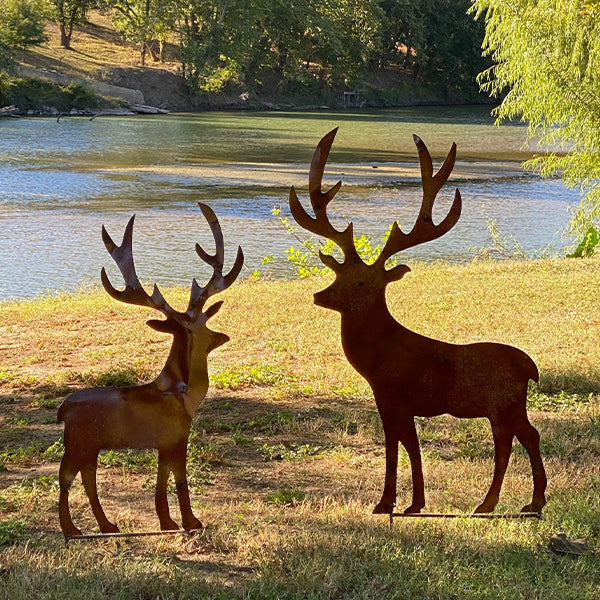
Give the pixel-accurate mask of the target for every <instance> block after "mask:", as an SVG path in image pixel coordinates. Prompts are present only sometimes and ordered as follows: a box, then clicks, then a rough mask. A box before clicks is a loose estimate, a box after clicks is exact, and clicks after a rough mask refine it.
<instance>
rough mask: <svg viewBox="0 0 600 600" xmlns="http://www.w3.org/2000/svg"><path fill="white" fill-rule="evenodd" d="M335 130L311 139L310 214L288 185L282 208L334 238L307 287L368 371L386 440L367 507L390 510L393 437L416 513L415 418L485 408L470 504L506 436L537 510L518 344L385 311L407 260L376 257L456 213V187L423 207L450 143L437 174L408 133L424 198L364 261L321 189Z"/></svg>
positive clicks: (535, 443)
mask: <svg viewBox="0 0 600 600" xmlns="http://www.w3.org/2000/svg"><path fill="white" fill-rule="evenodd" d="M336 131H337V130H334V131H332V132H330V133H329V134H327V135H326V136H325V137H324V138H323V139H322V140H321V142H320V143H319V145H318V146H317V149H316V151H315V154H314V157H313V161H312V164H311V170H310V176H309V189H310V198H311V203H312V206H313V209H314V211H315V218H313V217H310V216H309V215H308V213H307V212H306V211H305V210H304V208H302V206H301V204H300V202H299V200H298V197H297V196H296V193H295V191H294V189H293V188H292V191H291V193H290V208H291V210H292V215H293V216H294V218H295V219H296V221H297V222H298V223H299V224H300V225H301V226H302V227H304V228H305V229H307V230H309V231H311V232H313V233H316V234H319V235H322V236H324V237H327V238H328V239H330V240H332V241H334V242H335V243H336V244H338V245H339V246H340V248H341V249H342V251H343V253H344V257H345V258H344V262H343V263H339V262H338V261H337V260H335V259H334V258H333V257H332V256H330V255H325V254H321V255H320V257H321V260H322V261H323V262H324V263H325V264H326V265H327V266H328V267H330V268H331V269H332V270H333V271H334V273H335V275H336V278H335V280H334V282H333V283H332V284H331V285H330V286H329V287H328V288H326V289H324V290H322V291H320V292H317V293H316V294H315V296H314V299H315V304H317V305H318V306H322V307H325V308H329V309H332V310H335V311H337V312H339V313H340V314H341V338H342V347H343V349H344V353H345V354H346V357H347V359H348V361H349V362H350V364H351V365H352V366H353V367H354V368H355V369H356V370H357V371H358V372H359V373H360V374H361V375H362V376H363V377H364V378H365V379H366V380H367V382H368V383H369V385H370V387H371V389H372V390H373V395H374V398H375V403H376V405H377V409H378V411H379V414H380V416H381V420H382V424H383V429H384V434H385V446H386V473H385V483H384V490H383V494H382V497H381V500H380V502H379V503H378V504H377V506H376V507H375V509H374V512H376V513H391V512H393V509H394V506H395V502H396V477H397V466H398V444H399V443H402V444H403V446H404V447H405V448H406V451H407V453H408V456H409V459H410V464H411V471H412V480H413V496H412V503H411V505H410V506H409V507H408V508H406V510H405V512H408V513H412V512H419V511H420V510H421V509H422V508H423V507H424V506H425V491H424V482H423V471H422V465H421V456H420V449H419V440H418V437H417V431H416V428H415V422H414V417H416V416H422V417H430V416H435V415H441V414H445V413H448V414H450V415H453V416H455V417H459V418H472V417H486V418H487V419H488V420H489V421H490V424H491V427H492V432H493V436H494V445H495V468H494V477H493V479H492V483H491V486H490V489H489V491H488V493H487V495H486V497H485V499H484V501H483V502H482V503H481V504H480V505H479V506H478V507H477V509H476V512H489V511H492V510H493V509H494V507H495V506H496V504H497V502H498V498H499V495H500V488H501V486H502V482H503V479H504V474H505V472H506V467H507V465H508V460H509V458H510V453H511V449H512V441H513V437H514V436H516V437H517V439H519V441H520V442H521V443H522V444H523V446H524V447H525V449H526V450H527V452H528V454H529V457H530V461H531V466H532V472H533V482H534V490H533V499H532V502H531V503H530V504H528V505H526V506H525V507H523V510H524V511H536V512H537V511H540V510H541V509H542V507H543V506H544V505H545V503H546V499H545V495H544V492H545V489H546V475H545V471H544V466H543V463H542V459H541V455H540V450H539V434H538V432H537V431H536V429H535V428H534V427H533V426H532V425H531V424H530V423H529V420H528V417H527V410H526V400H527V385H528V381H529V379H533V380H534V381H537V380H538V370H537V367H536V365H535V363H534V362H533V360H532V359H531V358H530V357H529V356H528V355H527V354H526V353H525V352H523V351H522V350H519V349H518V348H514V347H512V346H507V345H503V344H498V343H490V342H481V343H474V344H464V345H458V344H450V343H447V342H443V341H439V340H435V339H431V338H428V337H425V336H423V335H420V334H418V333H415V332H413V331H411V330H409V329H407V328H406V327H404V326H403V325H401V324H400V323H399V322H398V321H397V320H396V319H394V317H393V316H392V315H391V314H390V312H389V310H388V307H387V304H386V299H385V289H386V286H387V285H388V284H389V283H390V282H392V281H398V280H399V279H401V278H402V277H403V276H404V275H405V274H406V273H408V272H409V271H410V268H409V267H407V266H406V265H402V264H400V265H397V266H394V267H392V268H390V269H388V268H386V266H385V262H386V260H387V259H388V258H390V257H391V256H393V255H394V254H395V253H396V252H398V251H400V250H403V249H406V248H408V247H411V246H414V245H416V244H420V243H423V242H426V241H429V240H432V239H435V238H437V237H439V236H440V235H443V234H444V233H445V232H447V231H449V230H450V229H451V228H452V227H453V226H454V224H455V223H456V221H457V220H458V217H459V216H460V210H461V198H460V194H459V192H458V190H456V194H455V199H454V203H453V205H452V207H451V209H450V211H449V213H448V215H447V216H446V217H445V218H444V219H443V221H442V222H441V223H440V224H439V225H434V224H433V221H432V218H431V211H432V207H433V202H434V200H435V197H436V194H437V192H438V191H439V189H440V188H441V186H442V185H443V183H444V182H445V181H446V179H447V178H448V176H449V174H450V172H451V170H452V168H453V166H454V160H455V154H456V146H455V145H453V147H452V150H451V151H450V154H449V155H448V157H447V158H446V161H445V162H444V164H443V165H442V167H441V168H440V170H439V172H438V173H437V174H436V175H433V166H432V163H431V157H430V155H429V152H428V151H427V148H426V147H425V145H424V144H423V142H422V141H421V140H420V139H419V138H417V137H416V136H415V142H416V144H417V148H418V150H419V159H420V163H421V175H422V180H423V202H422V205H421V210H420V212H419V216H418V217H417V221H416V223H415V225H414V227H413V229H412V231H410V232H409V233H408V234H406V233H404V232H402V231H401V230H400V228H399V227H398V225H397V223H394V225H393V227H392V230H391V233H390V236H389V238H388V241H387V242H386V245H385V247H384V248H383V250H382V251H381V254H380V256H379V257H378V258H377V259H376V260H375V262H374V263H373V264H366V263H365V262H363V260H362V259H361V258H360V256H359V255H358V252H357V251H356V248H355V246H354V238H353V228H352V223H350V224H349V225H348V227H347V228H346V229H345V230H344V231H338V230H336V229H335V228H334V227H333V226H332V225H331V223H330V222H329V220H328V217H327V214H326V208H327V205H328V203H329V202H330V201H331V199H332V198H333V197H334V196H335V194H336V193H337V191H338V190H339V187H340V185H341V183H340V182H338V184H336V185H335V186H334V187H333V188H331V189H330V190H329V191H328V192H322V191H321V179H322V175H323V171H324V167H325V163H326V161H327V156H328V154H329V150H330V148H331V144H332V142H333V138H334V137H335V133H336Z"/></svg>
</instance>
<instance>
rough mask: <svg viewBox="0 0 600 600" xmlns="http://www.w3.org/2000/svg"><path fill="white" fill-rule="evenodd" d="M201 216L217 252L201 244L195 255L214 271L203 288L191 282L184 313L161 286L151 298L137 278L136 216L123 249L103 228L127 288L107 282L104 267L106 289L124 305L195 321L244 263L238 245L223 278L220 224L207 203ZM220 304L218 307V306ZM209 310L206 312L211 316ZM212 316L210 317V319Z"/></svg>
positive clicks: (223, 249) (211, 312)
mask: <svg viewBox="0 0 600 600" xmlns="http://www.w3.org/2000/svg"><path fill="white" fill-rule="evenodd" d="M198 206H199V207H200V210H202V214H203V215H204V217H205V218H206V220H207V221H208V224H209V226H210V228H211V231H212V233H213V237H214V240H215V246H216V251H215V254H214V255H211V254H208V253H207V252H205V251H204V250H203V249H202V248H201V247H200V245H199V244H196V252H197V253H198V256H200V258H201V259H202V260H203V261H204V262H206V263H207V264H209V265H210V266H211V267H212V268H213V274H212V276H211V278H210V279H209V281H208V283H207V284H206V285H205V286H204V287H200V286H199V285H198V282H197V281H196V279H193V280H192V287H191V291H190V301H189V304H188V308H187V311H186V312H185V313H181V312H179V311H176V310H175V309H174V308H172V307H171V306H170V305H169V304H168V303H167V301H166V300H165V298H164V296H163V295H162V293H161V291H160V290H159V289H158V286H157V285H156V284H155V285H154V290H153V292H152V295H151V296H150V295H149V294H148V293H147V292H146V290H144V288H143V286H142V284H141V283H140V280H139V279H138V276H137V273H136V270H135V264H134V262H133V250H132V239H133V223H134V220H135V215H133V216H132V217H131V219H129V222H128V223H127V226H126V227H125V233H124V234H123V241H122V242H121V245H120V246H117V245H116V244H115V243H114V242H113V240H112V238H111V237H110V235H109V234H108V232H107V231H106V229H105V228H104V226H102V240H103V241H104V245H105V246H106V249H107V250H108V252H109V254H110V255H111V256H112V258H113V260H114V261H115V263H116V265H117V266H118V267H119V270H120V271H121V274H122V275H123V280H124V281H125V289H124V290H121V291H120V290H117V289H116V288H115V287H114V286H113V285H112V284H111V282H110V280H109V279H108V275H107V274H106V271H105V269H104V267H102V271H101V273H100V277H101V279H102V285H103V286H104V289H105V290H106V291H107V292H108V293H109V294H110V295H111V296H112V297H113V298H115V299H116V300H120V301H121V302H125V303H126V304H136V305H139V306H148V307H150V308H155V309H157V310H159V311H160V312H162V313H163V314H164V315H165V316H167V317H171V318H173V319H175V320H177V321H178V322H181V321H189V320H192V321H193V320H194V319H195V318H196V317H197V316H198V314H199V313H200V312H201V311H202V308H203V306H204V304H205V302H206V301H207V300H208V298H209V297H210V296H212V295H213V294H216V293H218V292H221V291H223V290H225V289H227V288H228V287H229V286H230V285H231V284H232V283H233V282H234V281H235V280H236V278H237V276H238V275H239V273H240V270H241V268H242V265H243V264H244V253H243V252H242V248H241V247H240V246H238V252H237V256H236V259H235V263H234V265H233V267H232V268H231V270H230V271H229V273H227V275H225V276H224V275H223V262H224V257H225V244H224V241H223V233H222V231H221V226H220V225H219V221H218V219H217V217H216V215H215V213H214V212H213V211H212V209H211V208H210V207H209V206H207V205H206V204H202V203H200V202H199V203H198ZM217 304H218V306H217ZM217 304H215V305H214V306H215V308H213V307H211V308H209V309H208V311H210V315H212V314H214V313H215V312H216V311H217V310H218V309H219V308H220V303H217ZM208 311H207V313H208ZM210 315H209V316H210Z"/></svg>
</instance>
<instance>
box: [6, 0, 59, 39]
mask: <svg viewBox="0 0 600 600" xmlns="http://www.w3.org/2000/svg"><path fill="white" fill-rule="evenodd" d="M47 39H48V38H47V37H46V35H45V34H44V15H43V11H42V8H41V5H40V4H39V3H38V2H36V1H35V0H4V1H3V2H2V4H0V42H4V43H5V44H8V45H9V46H13V47H15V48H22V49H25V48H27V47H28V46H35V45H37V44H41V43H43V42H45V41H46V40H47Z"/></svg>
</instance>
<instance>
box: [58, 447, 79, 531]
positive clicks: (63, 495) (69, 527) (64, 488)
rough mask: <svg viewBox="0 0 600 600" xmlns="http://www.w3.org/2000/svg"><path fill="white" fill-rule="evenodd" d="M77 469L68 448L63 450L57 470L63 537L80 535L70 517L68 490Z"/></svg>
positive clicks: (59, 511) (77, 471)
mask: <svg viewBox="0 0 600 600" xmlns="http://www.w3.org/2000/svg"><path fill="white" fill-rule="evenodd" d="M79 470H80V469H79V466H78V465H77V463H76V461H75V460H74V459H73V458H72V457H71V456H70V454H69V452H68V450H65V453H64V455H63V457H62V460H61V461H60V469H59V471H58V482H59V486H60V492H59V497H58V519H59V521H60V528H61V530H62V532H63V534H64V536H65V537H73V536H75V535H81V530H80V529H77V527H75V524H74V523H73V519H71V511H70V509H69V490H70V489H71V486H72V485H73V481H74V480H75V477H76V476H77V473H79Z"/></svg>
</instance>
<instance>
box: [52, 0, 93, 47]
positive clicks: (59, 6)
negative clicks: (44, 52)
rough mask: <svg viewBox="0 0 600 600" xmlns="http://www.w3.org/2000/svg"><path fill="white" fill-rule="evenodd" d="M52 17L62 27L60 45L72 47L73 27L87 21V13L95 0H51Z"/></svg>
mask: <svg viewBox="0 0 600 600" xmlns="http://www.w3.org/2000/svg"><path fill="white" fill-rule="evenodd" d="M51 2H52V9H53V10H52V18H53V20H55V21H56V22H57V23H58V27H59V29H60V45H61V46H62V47H63V48H67V49H70V48H71V36H72V35H73V27H74V26H75V25H79V24H83V23H84V22H85V15H86V12H87V10H88V8H90V7H91V6H92V4H93V0H51Z"/></svg>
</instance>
